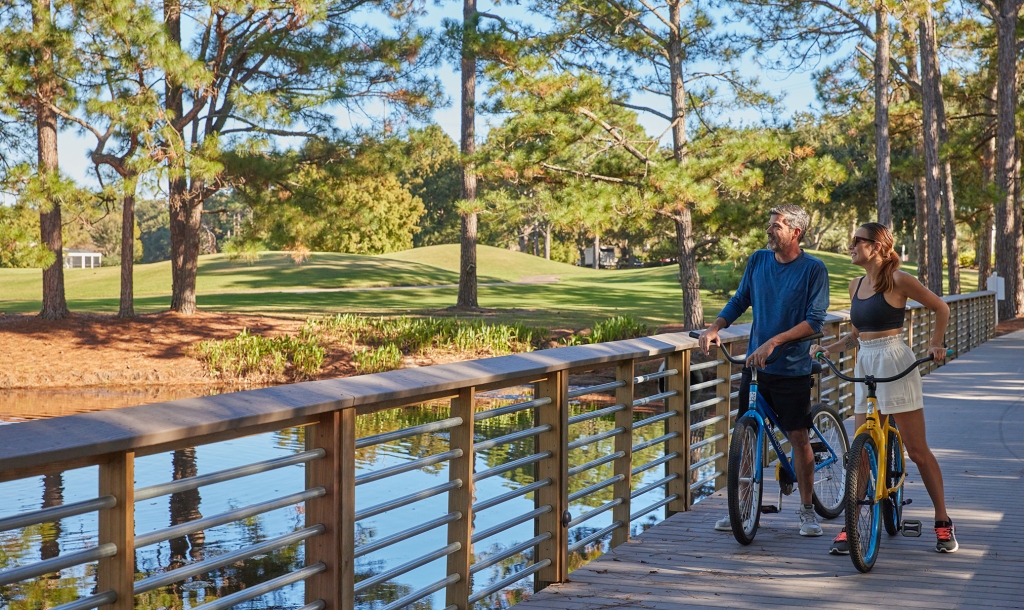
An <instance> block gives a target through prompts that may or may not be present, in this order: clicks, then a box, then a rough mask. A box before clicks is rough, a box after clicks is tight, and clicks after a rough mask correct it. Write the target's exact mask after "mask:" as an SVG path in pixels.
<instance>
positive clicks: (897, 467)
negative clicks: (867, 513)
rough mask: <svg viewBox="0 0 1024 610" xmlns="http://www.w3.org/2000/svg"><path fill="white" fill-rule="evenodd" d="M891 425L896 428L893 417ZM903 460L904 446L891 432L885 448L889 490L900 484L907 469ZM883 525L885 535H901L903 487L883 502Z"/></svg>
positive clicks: (890, 420)
mask: <svg viewBox="0 0 1024 610" xmlns="http://www.w3.org/2000/svg"><path fill="white" fill-rule="evenodd" d="M889 425H890V426H892V427H894V428H895V427H896V421H895V419H893V416H892V415H890V416H889ZM905 464H906V463H905V461H904V458H903V445H902V444H901V443H900V442H899V436H898V435H897V434H896V432H894V431H892V430H890V431H889V436H888V440H886V447H885V483H886V487H887V488H890V489H891V488H892V487H893V486H894V485H896V483H897V482H899V480H900V477H901V476H902V475H903V469H904V468H905ZM882 523H883V524H884V525H885V533H886V534H889V535H890V536H895V535H896V534H898V533H900V528H901V526H902V525H903V486H902V485H900V488H899V489H897V490H896V491H894V492H893V493H891V494H889V497H888V498H886V499H885V501H884V502H882Z"/></svg>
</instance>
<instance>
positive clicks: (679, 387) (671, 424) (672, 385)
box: [665, 350, 692, 518]
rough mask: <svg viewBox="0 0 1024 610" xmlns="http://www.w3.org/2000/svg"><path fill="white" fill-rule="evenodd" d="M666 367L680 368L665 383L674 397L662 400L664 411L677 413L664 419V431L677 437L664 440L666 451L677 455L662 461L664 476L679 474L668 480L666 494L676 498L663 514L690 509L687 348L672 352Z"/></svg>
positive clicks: (672, 513)
mask: <svg viewBox="0 0 1024 610" xmlns="http://www.w3.org/2000/svg"><path fill="white" fill-rule="evenodd" d="M665 368H666V369H675V370H677V371H679V374H678V375H672V376H671V377H669V378H668V379H667V381H668V383H667V384H666V385H665V387H666V389H667V390H669V391H672V390H675V392H677V393H676V395H675V396H669V397H668V398H666V399H665V410H666V411H675V412H676V413H678V414H679V415H676V416H675V417H670V418H668V419H666V420H665V434H671V433H673V432H678V433H679V436H677V437H676V438H672V439H669V440H668V442H667V443H665V454H666V455H668V454H670V453H678V454H679V457H677V458H673V459H671V460H669V461H667V462H665V476H670V475H673V474H677V475H679V476H678V477H677V478H675V479H673V480H671V481H669V482H668V485H667V486H666V487H665V495H667V496H671V495H672V494H675V495H677V496H679V499H678V500H673V501H672V502H669V503H668V505H667V506H666V507H665V517H666V518H668V517H671V516H672V515H674V514H676V513H681V512H683V511H686V510H690V503H691V502H692V498H691V496H690V458H691V456H690V350H684V351H680V352H672V353H671V354H669V355H668V356H667V358H666V362H665Z"/></svg>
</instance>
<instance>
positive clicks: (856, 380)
mask: <svg viewBox="0 0 1024 610" xmlns="http://www.w3.org/2000/svg"><path fill="white" fill-rule="evenodd" d="M823 355H824V354H823V353H822V352H818V353H817V354H815V355H814V357H815V359H816V360H818V362H824V363H825V364H827V365H828V368H830V369H832V372H833V373H835V374H836V377H838V378H840V379H842V380H843V381H849V382H851V383H865V382H867V378H866V377H847V376H846V375H843V374H842V373H841V372H840V371H839V369H837V368H836V365H835V363H833V362H832V360H831V359H829V358H822V356H823ZM946 355H947V356H952V355H953V350H951V349H947V350H946ZM932 360H935V356H932V355H931V354H928V355H927V356H925V357H924V358H918V360H917V362H915V363H914V364H911V365H910V368H908V369H907V370H905V371H903V372H902V373H900V374H899V375H893V376H892V377H878V378H876V379H875V383H890V382H892V381H898V380H900V379H903V378H904V377H906V376H907V375H909V374H910V371H913V370H914V369H916V368H917V367H919V366H921V365H922V364H924V363H925V362H931V361H932Z"/></svg>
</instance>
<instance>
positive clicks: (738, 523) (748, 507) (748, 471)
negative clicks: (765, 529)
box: [728, 415, 763, 544]
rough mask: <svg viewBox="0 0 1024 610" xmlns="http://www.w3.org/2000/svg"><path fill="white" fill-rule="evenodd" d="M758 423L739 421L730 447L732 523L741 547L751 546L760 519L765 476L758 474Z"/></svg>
mask: <svg viewBox="0 0 1024 610" xmlns="http://www.w3.org/2000/svg"><path fill="white" fill-rule="evenodd" d="M757 428H758V426H757V420H756V419H754V418H753V417H750V416H749V415H744V416H743V417H741V418H739V420H737V421H736V427H735V428H734V429H733V431H732V442H730V443H729V480H728V492H729V521H730V523H731V524H732V535H733V536H735V537H736V541H737V542H739V543H740V544H750V543H751V542H753V541H754V535H755V534H757V525H758V522H759V521H760V519H761V494H762V491H763V485H762V484H761V483H762V481H761V479H762V476H761V473H760V472H757V471H756V470H757V433H758V430H757Z"/></svg>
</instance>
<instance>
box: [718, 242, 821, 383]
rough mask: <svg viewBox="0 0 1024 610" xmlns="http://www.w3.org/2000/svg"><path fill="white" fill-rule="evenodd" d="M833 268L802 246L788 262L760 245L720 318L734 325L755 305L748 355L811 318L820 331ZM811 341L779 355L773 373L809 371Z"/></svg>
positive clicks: (768, 371) (794, 374)
mask: <svg viewBox="0 0 1024 610" xmlns="http://www.w3.org/2000/svg"><path fill="white" fill-rule="evenodd" d="M828 303H829V294H828V269H826V267H825V263H823V262H821V261H820V260H818V259H816V258H814V257H813V256H811V255H809V254H806V253H805V252H804V251H803V250H801V251H800V256H798V257H797V258H796V259H795V260H793V261H790V262H788V263H780V262H778V261H777V260H775V254H774V253H772V251H771V250H758V251H757V252H754V254H752V255H751V256H750V260H749V261H748V262H747V268H746V270H745V271H744V272H743V279H741V280H740V286H739V288H737V289H736V294H734V295H733V296H732V298H731V299H729V302H728V303H726V305H725V307H724V308H723V309H722V313H720V314H718V316H719V317H720V318H725V321H726V322H728V323H729V324H732V323H733V322H735V321H736V318H738V317H740V316H741V315H743V312H745V311H746V310H747V308H748V307H751V306H753V307H754V323H753V325H752V326H751V329H750V342H749V343H748V344H747V356H750V354H752V353H754V350H756V349H757V348H758V347H759V346H760V345H761V344H763V343H766V342H767V341H768V340H769V339H771V338H772V337H774V336H775V335H778V334H780V333H784V332H786V331H787V330H790V329H791V328H793V327H794V326H796V325H797V324H800V323H801V322H807V323H808V324H809V325H810V326H811V328H812V329H813V330H814V332H818V331H820V330H821V326H822V324H823V323H824V322H825V312H826V311H827V310H828ZM810 347H811V343H810V341H803V342H801V343H794V344H792V345H790V346H789V347H788V348H786V349H785V350H784V353H783V354H782V356H780V357H779V359H778V360H776V361H775V362H773V363H771V364H769V365H768V366H767V367H765V369H764V370H765V372H767V373H771V374H773V375H787V376H797V375H810V374H811V357H810V356H809V355H808V353H807V350H809V349H810Z"/></svg>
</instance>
